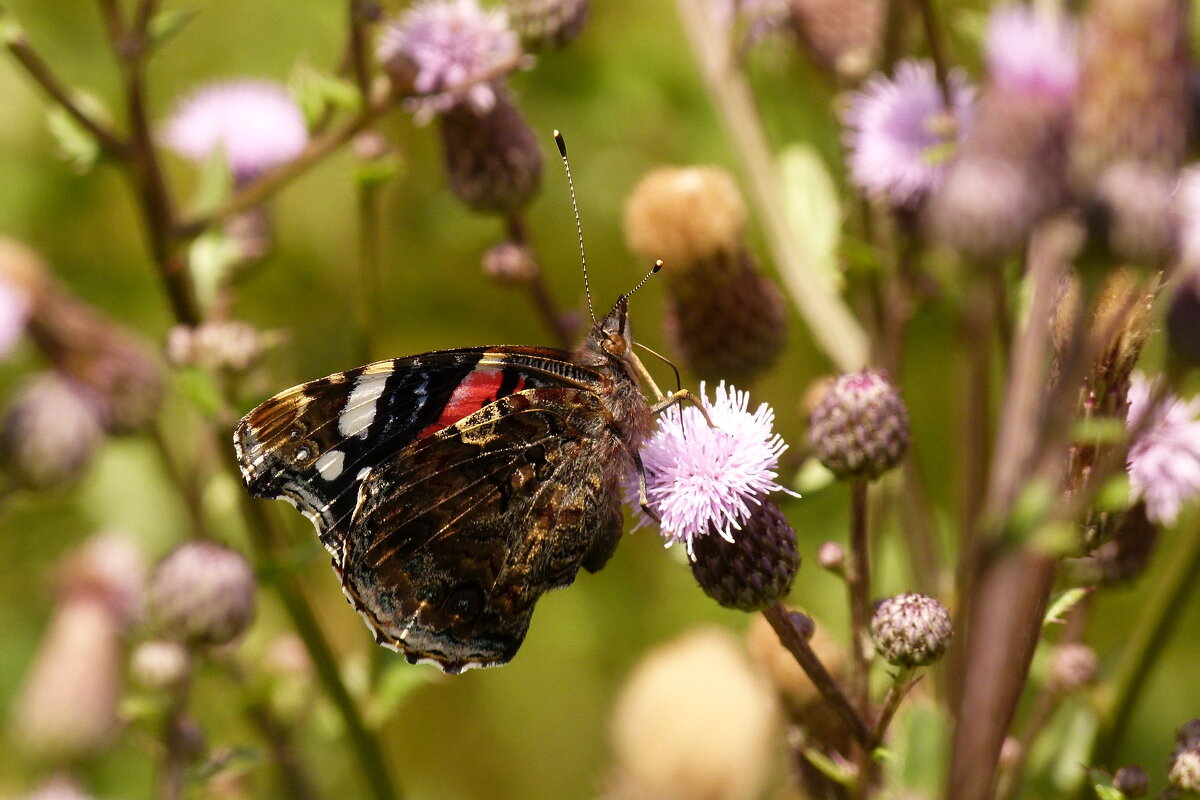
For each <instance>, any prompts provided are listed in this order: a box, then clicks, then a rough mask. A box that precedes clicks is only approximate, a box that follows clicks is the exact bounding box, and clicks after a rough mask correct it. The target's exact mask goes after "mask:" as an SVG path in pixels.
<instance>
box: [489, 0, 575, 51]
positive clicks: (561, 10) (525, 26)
mask: <svg viewBox="0 0 1200 800" xmlns="http://www.w3.org/2000/svg"><path fill="white" fill-rule="evenodd" d="M504 6H505V8H506V9H507V10H508V21H509V23H510V24H511V25H512V27H513V30H515V31H516V32H517V35H518V36H520V37H521V44H522V45H524V46H525V49H526V50H557V49H559V48H561V47H564V46H566V45H567V44H568V43H570V42H572V41H574V40H575V38H576V37H577V36H579V34H580V33H582V32H583V26H584V24H586V23H587V18H588V2H587V0H505V3H504Z"/></svg>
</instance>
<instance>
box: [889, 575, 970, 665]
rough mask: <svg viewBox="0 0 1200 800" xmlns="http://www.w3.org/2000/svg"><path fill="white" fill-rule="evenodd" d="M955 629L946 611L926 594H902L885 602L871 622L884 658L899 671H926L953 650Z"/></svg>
mask: <svg viewBox="0 0 1200 800" xmlns="http://www.w3.org/2000/svg"><path fill="white" fill-rule="evenodd" d="M953 635H954V626H953V623H952V622H951V621H950V612H949V611H947V610H946V607H945V606H943V605H942V604H941V603H939V602H938V601H937V600H934V599H933V598H932V597H927V596H925V595H923V594H915V593H913V594H900V595H896V596H895V597H891V598H888V599H887V600H884V601H883V602H881V603H880V604H879V605H878V606H877V607H876V609H875V615H874V616H873V617H872V618H871V637H872V638H873V639H874V640H875V644H876V646H877V647H878V648H879V652H880V654H881V655H882V656H883V657H884V659H885V660H886V661H887V662H888V663H889V664H892V665H894V666H897V667H923V666H926V665H928V664H932V663H933V662H935V661H937V660H938V659H939V658H941V657H942V655H943V654H944V653H945V652H946V648H947V647H949V646H950V639H951V637H952V636H953Z"/></svg>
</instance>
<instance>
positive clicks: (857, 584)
mask: <svg viewBox="0 0 1200 800" xmlns="http://www.w3.org/2000/svg"><path fill="white" fill-rule="evenodd" d="M869 539H870V537H869V532H868V529H867V482H866V481H857V480H856V481H854V482H852V483H851V484H850V559H849V563H848V564H847V565H846V566H847V569H846V588H847V589H848V590H849V594H850V646H851V648H850V649H851V653H852V657H853V660H854V682H853V684H852V689H851V692H852V694H853V696H854V704H855V706H856V707H857V710H858V713H859V714H860V715H862V716H863V717H864V718H869V717H870V712H871V709H870V703H871V699H870V698H871V696H870V679H869V678H870V675H869V671H870V664H869V663H868V661H867V652H866V637H867V627H868V625H870V621H871V557H870V542H869Z"/></svg>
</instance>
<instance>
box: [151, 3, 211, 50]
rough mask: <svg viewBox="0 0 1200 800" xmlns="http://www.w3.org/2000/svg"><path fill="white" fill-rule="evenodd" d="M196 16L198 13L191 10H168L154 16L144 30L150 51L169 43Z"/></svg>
mask: <svg viewBox="0 0 1200 800" xmlns="http://www.w3.org/2000/svg"><path fill="white" fill-rule="evenodd" d="M198 14H199V12H198V11H192V10H168V11H162V12H159V13H158V14H155V15H154V17H153V18H152V19H151V20H150V25H149V27H148V28H147V30H146V35H147V37H148V38H149V40H150V47H151V49H157V48H159V47H162V46H163V45H164V44H166V43H167V42H169V41H170V40H171V39H173V38H174V37H175V36H176V35H178V34H179V32H180V31H182V30H183V29H184V28H186V27H187V24H188V23H189V22H191V21H192V20H193V19H195V18H196V16H197V15H198Z"/></svg>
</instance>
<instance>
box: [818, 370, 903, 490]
mask: <svg viewBox="0 0 1200 800" xmlns="http://www.w3.org/2000/svg"><path fill="white" fill-rule="evenodd" d="M809 439H810V440H811V441H812V445H813V450H814V451H815V453H816V456H817V458H819V459H820V460H821V463H822V464H824V465H825V467H826V468H827V469H829V470H830V471H831V472H832V473H833V474H834V475H836V476H837V477H838V478H841V479H844V480H873V479H875V478H878V477H879V476H880V475H882V474H883V473H885V472H887V471H888V470H889V469H891V468H892V467H894V466H896V465H897V464H899V463H900V459H901V458H903V457H904V453H905V451H907V450H908V411H907V409H906V408H905V406H904V401H903V400H902V399H901V398H900V393H899V392H898V391H897V390H896V387H894V386H892V384H891V383H890V382H889V381H888V379H887V378H886V377H885V376H884V374H883V373H882V372H876V371H872V370H866V371H864V372H854V373H849V374H846V375H842V376H841V377H839V378H838V379H837V380H836V381H835V382H834V383H833V385H832V386H830V387H829V389H828V390H826V392H825V396H824V397H823V398H822V399H821V402H820V404H818V406H817V408H816V410H815V411H813V414H812V418H811V419H810V421H809Z"/></svg>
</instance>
